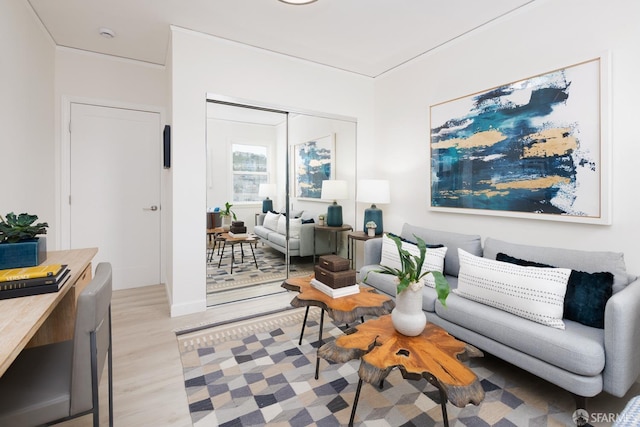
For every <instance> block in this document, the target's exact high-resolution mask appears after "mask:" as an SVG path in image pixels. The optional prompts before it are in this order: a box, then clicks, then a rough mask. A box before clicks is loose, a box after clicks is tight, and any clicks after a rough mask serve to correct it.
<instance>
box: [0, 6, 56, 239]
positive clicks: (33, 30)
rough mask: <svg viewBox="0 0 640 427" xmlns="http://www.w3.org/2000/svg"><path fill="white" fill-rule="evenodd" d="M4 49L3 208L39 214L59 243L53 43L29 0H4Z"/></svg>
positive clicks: (0, 19)
mask: <svg viewBox="0 0 640 427" xmlns="http://www.w3.org/2000/svg"><path fill="white" fill-rule="evenodd" d="M0 52H2V56H1V57H0V94H1V96H0V125H1V128H2V136H1V137H0V159H1V160H0V185H1V187H0V188H1V189H0V214H2V215H3V216H4V215H5V214H6V213H8V212H12V211H13V212H15V213H16V214H18V213H21V212H28V213H31V214H35V215H38V217H39V221H43V222H48V223H49V226H50V227H49V231H48V234H47V246H48V247H49V248H55V246H56V227H55V221H56V212H55V186H54V183H55V180H54V178H55V174H56V169H55V162H54V159H55V157H54V155H55V153H54V121H53V117H54V115H53V105H54V98H53V96H54V95H53V94H54V82H53V76H54V54H55V46H54V44H53V42H52V40H51V38H50V37H49V35H48V34H47V33H46V31H45V30H44V29H43V28H42V26H41V25H40V22H39V21H38V20H37V18H36V17H35V14H34V13H33V11H32V10H31V8H30V7H29V6H28V5H27V2H26V1H23V0H3V1H2V2H0Z"/></svg>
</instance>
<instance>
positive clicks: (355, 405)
mask: <svg viewBox="0 0 640 427" xmlns="http://www.w3.org/2000/svg"><path fill="white" fill-rule="evenodd" d="M360 389H362V378H360V379H358V388H357V389H356V397H355V399H353V408H351V418H349V427H353V420H354V419H355V418H356V408H357V407H358V400H359V399H360Z"/></svg>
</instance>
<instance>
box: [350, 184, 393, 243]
mask: <svg viewBox="0 0 640 427" xmlns="http://www.w3.org/2000/svg"><path fill="white" fill-rule="evenodd" d="M357 201H358V202H361V203H371V207H369V208H367V209H365V210H364V223H363V224H362V227H363V229H364V232H365V233H366V232H367V222H369V221H373V222H375V223H376V235H380V234H382V232H383V231H384V230H383V226H382V210H381V209H380V208H378V207H377V206H376V203H380V204H383V203H385V204H386V203H390V202H391V195H390V191H389V181H387V180H386V179H361V180H360V181H359V182H358V197H357Z"/></svg>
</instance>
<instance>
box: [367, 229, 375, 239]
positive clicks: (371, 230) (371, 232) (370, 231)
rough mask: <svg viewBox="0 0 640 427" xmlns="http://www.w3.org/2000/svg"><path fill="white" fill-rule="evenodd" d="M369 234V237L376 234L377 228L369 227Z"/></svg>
mask: <svg viewBox="0 0 640 427" xmlns="http://www.w3.org/2000/svg"><path fill="white" fill-rule="evenodd" d="M367 234H368V235H369V237H373V236H375V235H376V229H375V228H367Z"/></svg>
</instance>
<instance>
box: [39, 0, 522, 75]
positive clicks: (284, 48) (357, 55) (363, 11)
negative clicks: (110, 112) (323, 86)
mask: <svg viewBox="0 0 640 427" xmlns="http://www.w3.org/2000/svg"><path fill="white" fill-rule="evenodd" d="M27 1H28V2H29V4H30V5H31V7H32V8H33V10H34V11H35V13H36V14H37V16H38V17H39V18H40V20H41V21H42V23H43V24H44V26H45V28H46V29H47V31H48V32H49V33H50V34H51V37H52V38H53V40H54V41H55V43H56V44H57V45H58V46H65V47H70V48H75V49H82V50H86V51H91V52H98V53H104V54H108V55H114V56H118V57H123V58H130V59H135V60H139V61H145V62H149V63H153V64H160V65H164V64H165V61H166V58H167V49H168V43H169V37H170V36H169V33H170V30H169V27H170V25H175V26H177V27H181V28H186V29H190V30H194V31H198V32H201V33H205V34H210V35H212V36H216V37H220V38H223V39H227V40H232V41H235V42H239V43H243V44H247V45H250V46H255V47H259V48H262V49H266V50H269V51H273V52H278V53H281V54H285V55H289V56H293V57H297V58H301V59H305V60H308V61H312V62H316V63H319V64H324V65H328V66H330V67H335V68H338V69H341V70H346V71H351V72H353V73H357V74H362V75H365V76H369V77H377V76H379V75H381V74H383V73H385V72H387V71H389V70H391V69H393V68H395V67H397V66H399V65H401V64H403V63H405V62H407V61H409V60H411V59H413V58H416V57H417V56H419V55H421V54H424V53H425V52H429V51H431V50H433V49H435V48H437V47H438V46H440V45H442V44H444V43H447V42H449V41H451V40H454V39H456V38H457V37H460V36H462V35H464V34H466V33H469V32H470V31H473V30H475V29H477V28H478V27H480V26H482V25H484V24H487V23H489V22H491V21H493V20H495V19H497V18H499V17H501V16H504V15H505V14H508V13H510V12H513V11H515V10H517V9H518V8H521V7H523V6H524V5H526V4H529V3H532V2H533V1H535V0H482V1H479V0H318V1H316V2H314V3H311V4H308V5H303V6H297V5H287V4H285V3H282V2H280V1H278V0H109V1H98V0H55V1H52V0H27ZM102 27H107V28H109V29H111V30H113V31H114V32H115V35H116V36H115V37H114V38H112V39H107V38H104V37H102V36H100V34H99V30H100V28H102Z"/></svg>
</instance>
